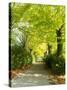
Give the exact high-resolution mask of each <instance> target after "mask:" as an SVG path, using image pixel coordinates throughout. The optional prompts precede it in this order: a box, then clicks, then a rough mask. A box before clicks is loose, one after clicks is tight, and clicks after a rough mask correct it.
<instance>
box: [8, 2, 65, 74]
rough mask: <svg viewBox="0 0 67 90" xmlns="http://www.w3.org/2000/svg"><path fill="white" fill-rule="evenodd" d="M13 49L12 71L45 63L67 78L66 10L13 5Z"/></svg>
mask: <svg viewBox="0 0 67 90" xmlns="http://www.w3.org/2000/svg"><path fill="white" fill-rule="evenodd" d="M9 48H10V53H9V56H10V58H11V59H10V61H9V62H10V64H11V65H10V66H11V67H10V70H15V69H18V68H21V67H23V68H25V67H28V66H31V65H32V64H34V63H37V62H43V63H46V65H47V66H48V67H49V68H50V69H51V71H52V72H53V73H55V74H65V7H64V6H61V5H58V6H57V5H44V4H22V3H10V4H9ZM44 65H45V64H44Z"/></svg>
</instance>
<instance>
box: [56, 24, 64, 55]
mask: <svg viewBox="0 0 67 90" xmlns="http://www.w3.org/2000/svg"><path fill="white" fill-rule="evenodd" d="M62 28H63V25H61V27H60V28H59V29H58V30H56V34H57V56H60V55H61V54H62V47H63V44H62Z"/></svg>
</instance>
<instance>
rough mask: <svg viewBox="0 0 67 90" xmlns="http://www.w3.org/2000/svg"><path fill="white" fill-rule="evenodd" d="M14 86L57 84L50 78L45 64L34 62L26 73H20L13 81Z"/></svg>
mask: <svg viewBox="0 0 67 90" xmlns="http://www.w3.org/2000/svg"><path fill="white" fill-rule="evenodd" d="M11 83H12V87H24V86H40V85H51V84H55V83H54V82H53V81H52V80H51V79H50V73H49V72H48V71H47V70H46V68H45V67H44V64H33V65H32V67H31V68H30V69H29V70H27V71H26V72H25V73H19V75H18V76H17V77H16V78H14V79H13V80H12V81H11Z"/></svg>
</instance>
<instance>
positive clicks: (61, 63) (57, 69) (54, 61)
mask: <svg viewBox="0 0 67 90" xmlns="http://www.w3.org/2000/svg"><path fill="white" fill-rule="evenodd" d="M45 62H46V64H47V66H48V67H49V68H50V69H51V70H52V71H53V72H54V73H55V74H65V59H64V57H63V56H62V55H61V56H60V57H57V56H56V54H54V55H52V54H51V55H48V56H47V57H46V60H45Z"/></svg>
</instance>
